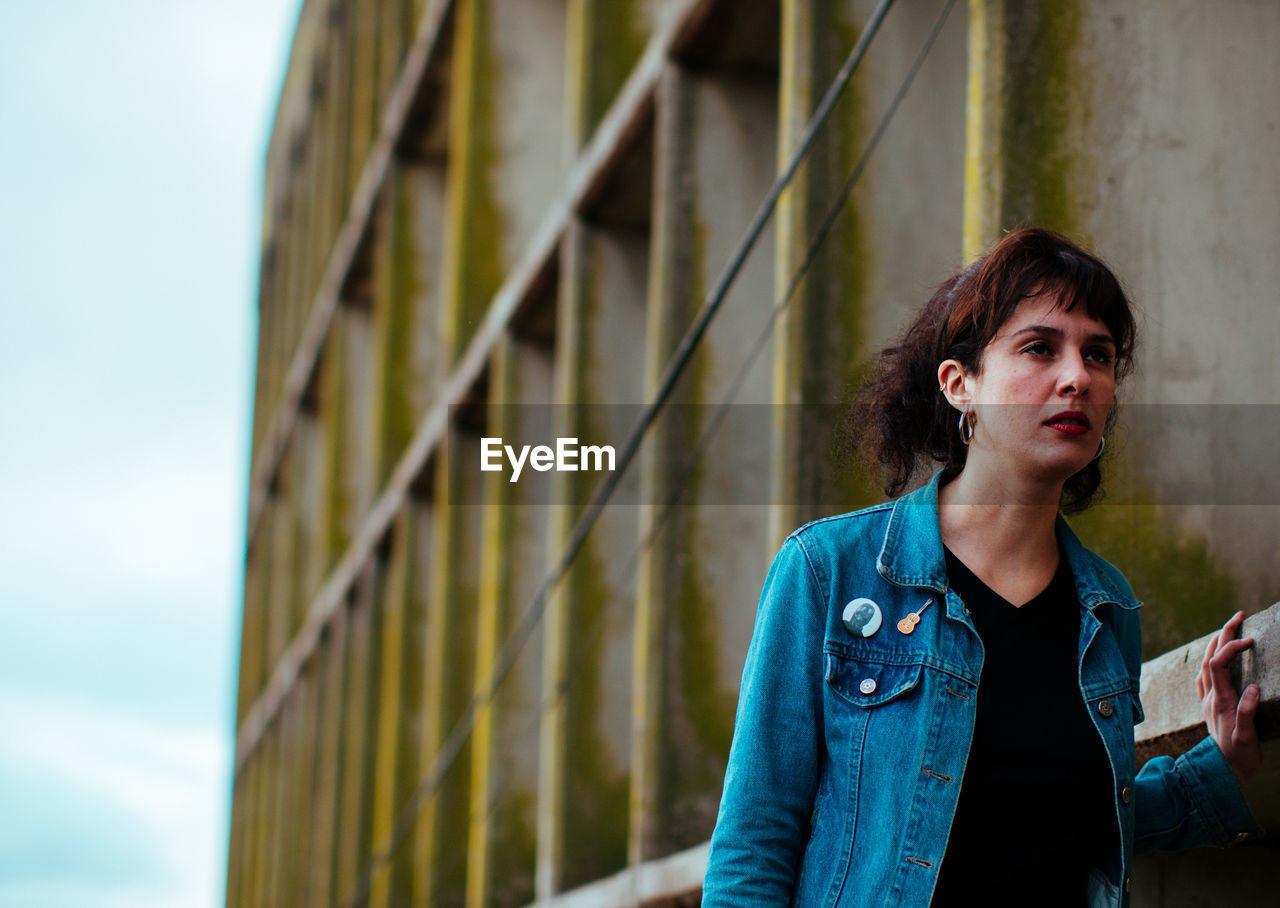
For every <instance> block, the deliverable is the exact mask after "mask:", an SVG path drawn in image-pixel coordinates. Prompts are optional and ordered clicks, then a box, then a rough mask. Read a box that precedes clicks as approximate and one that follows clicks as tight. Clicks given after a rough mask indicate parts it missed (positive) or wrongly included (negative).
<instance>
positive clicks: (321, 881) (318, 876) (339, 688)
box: [306, 608, 347, 906]
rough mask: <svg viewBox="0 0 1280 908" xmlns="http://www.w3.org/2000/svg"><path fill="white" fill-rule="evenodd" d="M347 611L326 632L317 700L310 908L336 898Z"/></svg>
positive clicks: (319, 663) (319, 655)
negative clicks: (336, 847)
mask: <svg viewBox="0 0 1280 908" xmlns="http://www.w3.org/2000/svg"><path fill="white" fill-rule="evenodd" d="M346 638H347V610H346V609H345V608H341V609H338V611H337V613H336V614H335V615H334V616H333V620H332V621H330V622H329V624H328V626H327V627H326V628H325V631H324V635H323V637H322V639H321V642H320V647H319V650H318V653H317V672H318V673H319V677H318V681H319V687H320V695H319V696H318V697H317V698H316V701H315V709H316V712H317V726H318V727H317V754H316V782H315V793H314V795H313V801H312V805H313V806H312V823H311V844H310V874H309V878H308V880H307V898H306V904H307V905H315V906H328V905H330V904H332V902H333V901H334V899H335V895H334V873H335V863H334V852H335V842H336V840H337V822H338V786H339V782H340V780H341V778H342V716H343V712H344V702H343V701H344V695H345V686H344V679H343V674H344V673H343V665H344V664H345V662H346Z"/></svg>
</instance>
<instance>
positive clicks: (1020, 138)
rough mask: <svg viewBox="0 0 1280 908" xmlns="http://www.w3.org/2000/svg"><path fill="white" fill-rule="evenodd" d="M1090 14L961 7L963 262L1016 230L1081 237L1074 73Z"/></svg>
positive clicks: (1079, 108) (1073, 7)
mask: <svg viewBox="0 0 1280 908" xmlns="http://www.w3.org/2000/svg"><path fill="white" fill-rule="evenodd" d="M1089 5H1090V4H1089V3H1088V2H1086V0H1066V2H1062V3H1017V2H1009V0H970V4H969V80H968V99H967V117H968V123H967V126H966V138H965V195H964V211H965V214H964V254H965V259H966V260H972V259H973V258H976V257H977V255H978V254H979V253H980V252H981V251H982V250H983V249H985V248H987V247H988V246H990V245H991V244H992V243H994V242H995V241H996V240H997V239H998V238H999V237H1000V233H1001V231H1003V230H1007V229H1009V228H1011V227H1016V226H1018V225H1019V224H1023V223H1029V224H1037V225H1039V226H1042V227H1050V228H1052V229H1054V230H1061V231H1063V232H1065V233H1068V234H1070V235H1072V236H1077V237H1079V236H1080V231H1081V229H1082V227H1083V226H1084V223H1083V221H1084V218H1083V209H1082V202H1083V200H1084V199H1085V197H1086V193H1087V192H1089V191H1090V190H1091V188H1092V183H1093V182H1094V177H1093V174H1092V168H1091V165H1092V160H1091V157H1090V155H1089V153H1088V147H1089V145H1090V136H1089V125H1090V119H1089V115H1088V112H1089V101H1090V99H1089V96H1088V94H1087V91H1088V85H1089V78H1088V75H1087V73H1086V72H1085V71H1084V69H1083V67H1082V66H1081V54H1082V52H1083V50H1082V28H1083V20H1084V18H1085V16H1086V15H1087V13H1086V9H1087V7H1088V6H1089Z"/></svg>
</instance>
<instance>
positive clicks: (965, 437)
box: [960, 411, 973, 448]
mask: <svg viewBox="0 0 1280 908" xmlns="http://www.w3.org/2000/svg"><path fill="white" fill-rule="evenodd" d="M972 415H973V414H971V413H969V412H968V411H965V412H962V413H961V414H960V443H961V444H962V445H964V446H965V447H966V448H967V447H969V442H971V441H972V440H973V423H972V422H970V421H969V418H970V417H971V416H972Z"/></svg>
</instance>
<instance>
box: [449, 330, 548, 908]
mask: <svg viewBox="0 0 1280 908" xmlns="http://www.w3.org/2000/svg"><path fill="white" fill-rule="evenodd" d="M490 370H491V371H490V377H489V398H490V401H491V402H492V403H491V405H490V407H489V408H488V416H487V418H486V421H485V434H486V435H487V436H489V437H496V438H502V439H506V440H507V443H510V444H520V443H522V442H525V441H532V440H533V439H534V438H541V437H543V433H545V432H546V431H547V430H548V429H549V428H550V425H549V423H548V421H547V419H546V416H547V415H548V413H549V407H548V403H549V401H550V400H551V351H550V350H549V349H547V348H545V347H540V346H537V345H535V344H532V343H530V342H528V341H526V340H523V339H520V338H516V337H512V336H510V335H508V336H507V337H505V338H503V340H502V341H501V342H500V343H499V344H498V347H497V349H496V350H495V351H494V355H493V360H492V364H491V366H490ZM509 480H510V477H509V475H507V474H506V472H505V471H504V472H496V473H488V474H486V475H485V477H484V517H483V548H482V549H481V553H480V586H479V601H478V603H477V610H478V614H477V619H476V620H477V632H476V657H475V695H476V697H477V698H485V697H487V696H488V694H489V692H490V682H491V679H492V677H493V673H494V670H495V668H496V667H497V659H498V656H499V653H500V652H501V650H502V649H503V647H504V645H505V644H506V643H507V641H508V640H509V639H510V638H511V636H512V634H513V632H514V630H515V627H516V624H517V622H518V621H519V619H520V618H521V616H522V615H523V614H524V610H525V609H526V608H528V606H529V604H530V602H531V601H532V599H533V595H534V593H535V591H536V590H537V588H538V586H539V585H540V583H541V581H542V578H543V575H544V574H545V572H546V564H547V519H548V517H547V501H548V498H549V493H548V487H549V485H550V482H549V479H548V477H547V476H546V474H543V473H532V475H530V474H528V473H526V474H524V475H522V476H521V479H520V481H519V482H518V483H512V482H510V481H509ZM541 644H542V640H541V634H540V633H537V632H535V633H534V634H533V636H532V637H531V638H530V639H529V640H528V642H527V643H526V644H525V647H524V649H523V651H522V652H521V654H520V656H519V658H518V659H517V661H516V663H515V666H514V668H513V669H512V670H511V673H510V674H509V675H508V676H507V677H506V679H505V681H504V682H503V683H502V686H501V687H500V688H499V689H498V690H497V693H496V695H495V696H494V697H493V699H492V700H490V701H489V702H487V703H486V702H483V700H482V705H481V706H480V707H479V709H478V711H477V713H476V722H475V728H474V731H473V732H472V739H471V818H470V830H469V837H468V852H467V893H466V894H467V899H466V903H467V905H468V906H469V908H483V906H489V905H492V906H503V908H506V906H510V908H515V906H518V905H524V904H526V903H527V902H529V901H531V900H532V898H533V894H534V886H533V880H534V863H535V859H536V838H535V828H536V818H535V809H536V804H537V785H538V763H537V761H538V721H537V715H538V706H539V695H538V692H539V688H540V681H541V678H540V664H541V653H540V649H541Z"/></svg>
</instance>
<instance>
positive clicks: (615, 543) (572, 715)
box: [538, 222, 644, 897]
mask: <svg viewBox="0 0 1280 908" xmlns="http://www.w3.org/2000/svg"><path fill="white" fill-rule="evenodd" d="M635 242H636V241H635V240H634V238H633V237H630V236H628V237H627V238H626V239H621V238H618V237H612V236H608V235H606V233H605V232H604V231H599V230H597V229H595V228H591V227H588V226H586V225H585V224H582V223H581V222H575V223H574V224H573V225H572V226H571V227H570V229H569V232H568V234H567V235H566V237H565V239H564V241H563V243H562V247H561V253H562V258H561V262H562V264H561V267H562V273H561V279H560V285H559V299H558V311H557V332H556V351H555V352H556V361H555V379H554V392H553V399H554V400H555V402H556V404H557V405H558V406H557V410H556V418H557V424H556V426H555V427H554V434H555V435H556V436H557V437H561V436H564V437H568V436H573V437H578V438H604V437H610V438H616V437H621V432H620V431H619V430H621V431H625V429H626V428H627V427H620V426H616V425H614V426H607V427H606V426H602V425H597V424H596V423H597V421H598V420H600V419H601V418H607V417H608V416H609V413H610V411H607V410H605V411H601V410H598V409H595V408H593V406H592V405H593V404H598V403H603V402H605V401H609V402H617V401H618V399H619V392H618V391H617V389H618V388H619V387H625V386H628V385H629V386H630V393H631V394H635V395H637V396H638V394H639V390H640V361H639V356H638V353H639V351H638V350H637V349H636V348H635V345H634V344H631V342H630V338H632V337H634V336H635V331H634V330H632V329H633V328H634V326H635V325H636V323H638V322H639V316H640V314H641V313H642V311H643V294H644V286H643V279H642V278H641V282H640V283H639V284H638V285H637V283H635V277H634V271H635V269H634V267H629V266H634V264H635V263H634V261H633V260H632V259H630V258H629V257H630V256H633V255H634V254H635V246H634V243H635ZM640 273H641V274H643V270H642V269H641V270H640ZM624 399H625V398H624ZM602 413H603V416H602ZM606 431H608V432H609V433H611V434H609V435H605V434H604V433H605V432H606ZM596 481H597V477H595V476H592V475H591V474H561V475H557V476H555V478H554V481H553V494H552V500H553V501H554V502H556V506H555V507H553V508H552V511H551V517H552V519H551V523H550V540H551V553H552V555H553V556H554V555H555V554H556V553H557V552H558V551H559V550H560V547H561V546H562V545H563V544H564V542H565V540H566V539H567V538H568V533H569V529H570V527H571V526H572V525H573V522H574V521H575V520H576V519H577V518H578V517H579V516H580V515H581V513H582V507H581V504H580V503H581V502H582V501H585V500H586V497H587V495H588V494H589V493H590V489H591V488H592V487H593V486H594V484H595V482H596ZM635 534H636V528H635V523H634V516H633V515H632V514H631V513H629V509H626V510H623V511H621V512H618V511H612V512H611V511H606V512H605V513H604V514H603V515H602V516H601V518H600V521H599V523H598V524H597V526H596V527H595V529H594V530H593V532H592V535H591V537H590V538H589V539H588V541H587V544H586V548H585V549H584V551H583V553H582V554H581V555H580V556H579V558H578V559H577V560H576V562H575V563H574V565H573V567H572V569H571V570H570V572H569V574H568V575H567V576H566V578H565V579H564V581H563V582H562V583H561V585H560V587H559V588H558V590H557V592H556V593H555V595H553V596H552V599H551V601H550V602H549V604H548V607H547V615H546V619H545V621H544V623H545V632H544V633H545V636H544V642H545V648H544V662H543V675H542V677H543V682H542V688H543V691H557V692H559V691H563V696H562V697H559V696H556V697H547V696H546V694H544V696H543V699H544V701H545V702H546V703H547V704H548V705H547V707H546V708H545V712H544V717H543V729H542V742H541V763H540V766H539V772H540V774H541V780H540V791H539V808H538V813H539V829H540V835H539V839H540V840H539V843H538V848H539V856H538V862H539V874H538V876H539V879H538V894H539V896H540V897H546V896H548V895H550V894H551V893H552V892H555V891H560V890H563V889H566V888H571V887H573V886H574V885H577V884H580V883H581V882H584V881H586V880H589V879H593V878H595V877H597V876H599V875H605V874H608V873H612V872H614V871H616V870H619V869H621V868H622V867H623V866H625V864H626V861H627V850H626V848H627V810H628V806H627V804H628V777H627V765H626V762H627V754H628V748H629V744H628V741H627V734H628V730H627V724H626V722H625V717H626V716H627V714H628V711H629V704H628V702H627V700H626V699H625V697H626V694H625V691H626V685H625V684H619V683H618V682H619V681H620V680H621V679H622V678H625V677H626V675H625V674H624V673H626V672H627V666H626V664H625V658H626V641H627V635H628V625H629V617H630V607H631V602H632V592H631V590H630V589H628V588H627V587H626V586H623V587H619V586H618V584H617V583H616V582H614V581H611V579H610V577H611V576H614V575H616V574H617V571H618V569H619V567H620V566H623V565H625V564H626V563H627V558H628V557H629V556H630V555H631V554H632V552H633V551H634V547H635V542H636V535H635ZM622 582H623V583H624V584H625V583H627V581H626V580H625V579H624V580H623V581H622ZM619 656H621V657H622V660H623V661H622V662H621V664H620V660H619ZM620 676H621V677H620ZM619 719H622V720H623V721H621V722H619Z"/></svg>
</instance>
